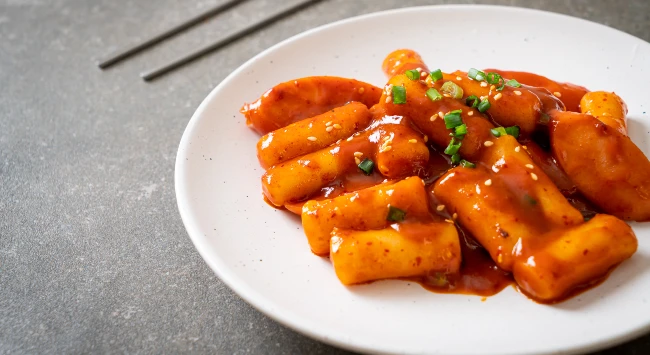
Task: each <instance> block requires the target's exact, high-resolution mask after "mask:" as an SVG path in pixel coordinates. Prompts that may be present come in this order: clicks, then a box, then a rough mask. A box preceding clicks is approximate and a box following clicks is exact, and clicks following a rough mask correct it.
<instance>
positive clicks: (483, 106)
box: [477, 99, 492, 113]
mask: <svg viewBox="0 0 650 355" xmlns="http://www.w3.org/2000/svg"><path fill="white" fill-rule="evenodd" d="M490 106H492V105H491V104H490V101H488V99H484V100H483V101H481V103H480V104H478V107H477V108H478V110H479V112H481V113H483V112H485V111H487V110H488V109H489V108H490Z"/></svg>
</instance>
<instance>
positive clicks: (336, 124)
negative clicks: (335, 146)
mask: <svg viewBox="0 0 650 355" xmlns="http://www.w3.org/2000/svg"><path fill="white" fill-rule="evenodd" d="M332 127H334V128H336V129H341V128H343V127H341V125H340V124H338V123H335V124H333V125H332Z"/></svg>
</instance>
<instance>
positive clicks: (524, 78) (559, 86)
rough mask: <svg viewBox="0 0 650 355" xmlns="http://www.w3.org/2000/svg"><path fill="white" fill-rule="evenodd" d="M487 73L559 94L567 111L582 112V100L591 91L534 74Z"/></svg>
mask: <svg viewBox="0 0 650 355" xmlns="http://www.w3.org/2000/svg"><path fill="white" fill-rule="evenodd" d="M486 72H495V73H498V74H500V75H501V76H503V77H504V78H507V79H515V80H517V81H518V82H519V83H521V84H524V85H529V86H534V87H538V88H544V89H546V90H548V91H549V92H551V93H555V92H558V93H560V100H562V102H563V103H564V105H565V106H566V109H567V111H573V112H580V99H582V97H583V96H584V95H585V94H586V93H588V92H589V90H587V89H586V88H584V87H582V86H579V85H574V84H569V83H558V82H556V81H553V80H550V79H548V78H546V77H544V76H541V75H537V74H533V73H527V72H520V71H509V70H499V69H486Z"/></svg>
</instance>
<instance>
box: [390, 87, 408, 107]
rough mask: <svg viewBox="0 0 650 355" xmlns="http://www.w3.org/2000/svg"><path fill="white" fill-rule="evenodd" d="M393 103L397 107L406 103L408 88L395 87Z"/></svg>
mask: <svg viewBox="0 0 650 355" xmlns="http://www.w3.org/2000/svg"><path fill="white" fill-rule="evenodd" d="M393 103H394V104H397V105H401V104H405V103H406V88H405V87H403V86H393Z"/></svg>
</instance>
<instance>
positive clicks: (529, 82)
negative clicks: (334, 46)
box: [246, 56, 613, 303]
mask: <svg viewBox="0 0 650 355" xmlns="http://www.w3.org/2000/svg"><path fill="white" fill-rule="evenodd" d="M400 60H402V61H403V63H402V64H400V65H401V67H400V69H399V70H395V72H391V74H396V73H397V72H403V71H404V70H406V69H413V68H416V67H422V68H424V69H425V70H426V67H425V66H423V65H422V64H419V62H421V59H420V58H419V56H418V57H408V56H402V57H400ZM398 64H399V63H398ZM394 66H395V63H392V62H385V68H384V70H385V71H387V70H388V69H387V68H391V67H394ZM488 71H491V72H497V73H500V74H501V75H502V76H503V77H504V78H507V79H516V80H517V81H519V82H520V83H521V84H523V88H524V89H526V90H528V91H529V92H531V93H532V94H533V95H535V96H537V97H538V98H539V101H540V102H541V105H542V107H541V112H542V115H541V117H540V120H539V122H538V124H539V126H540V129H539V131H540V132H542V133H541V136H540V137H524V138H525V139H526V140H522V141H521V144H528V145H529V146H530V148H531V149H530V151H529V153H530V155H531V156H532V159H533V161H534V162H535V164H536V165H538V166H539V167H540V168H541V169H542V170H543V171H544V172H545V173H546V175H548V176H549V177H550V179H551V180H552V181H553V182H554V184H555V185H556V186H558V187H559V189H560V190H561V192H562V194H563V195H564V196H565V197H566V198H567V200H568V201H569V203H570V204H571V205H572V206H573V207H575V208H576V209H577V210H578V211H580V212H581V213H582V215H583V216H584V218H585V220H588V219H590V218H591V217H593V216H594V215H595V214H596V213H598V212H599V211H598V210H597V209H596V208H595V207H594V206H593V205H592V204H591V203H589V202H588V201H587V200H586V199H585V198H584V197H583V196H582V195H581V194H580V193H578V192H576V191H577V190H576V188H575V186H574V185H573V183H572V182H571V180H570V179H569V178H568V177H567V176H566V174H565V173H564V171H562V169H561V168H560V167H559V166H558V164H557V162H556V161H555V160H554V159H553V157H552V156H551V155H550V153H549V152H548V149H545V148H547V147H546V146H545V143H544V139H545V137H544V135H545V133H544V132H545V127H544V126H545V125H546V123H548V121H547V120H546V117H545V116H544V115H545V113H546V112H549V111H550V110H557V109H559V110H564V109H565V107H566V109H567V110H570V111H578V112H579V110H580V108H579V103H580V99H581V98H582V96H583V95H584V94H585V93H586V92H588V91H587V89H585V88H583V87H580V86H577V85H573V84H561V83H556V82H553V81H551V80H549V79H547V78H545V77H542V76H539V75H535V74H530V73H523V72H514V71H500V70H493V69H488ZM459 80H460V79H459ZM296 85H298V84H296ZM358 85H360V84H359V83H358V82H355V83H353V84H349V86H355V87H356V86H358ZM288 86H291V85H288ZM554 93H556V94H554ZM270 94H273V93H272V92H269V93H267V95H266V96H269V95H270ZM376 96H377V93H376V92H373V93H372V98H371V99H372V100H375V98H376ZM330 101H331V102H330ZM335 102H336V100H334V99H332V100H329V101H328V102H326V103H325V104H323V105H325V106H327V105H330V106H327V109H330V108H331V107H334V106H336V105H334V106H332V104H333V103H335ZM425 103H428V101H425ZM452 103H455V101H454V102H452ZM336 104H339V103H338V102H336ZM305 105H307V103H302V106H305ZM296 106H300V105H296ZM307 106H308V105H307ZM409 107H410V108H415V109H421V107H418V105H410V106H409ZM462 107H463V108H465V106H462ZM455 108H456V107H446V106H444V104H442V105H441V106H440V110H442V111H444V112H448V111H451V110H453V109H455ZM251 109H252V108H251V107H246V110H248V111H250V110H251ZM314 110H315V109H314ZM320 111H322V110H319V111H318V112H320ZM315 112H316V111H314V112H307V113H305V112H304V107H303V108H301V109H299V110H296V111H295V112H293V111H292V112H291V115H289V116H291V117H292V118H291V119H292V121H295V120H297V119H299V118H303V117H302V116H301V115H304V116H305V117H308V116H309V115H313V114H314V113H315ZM400 112H401V111H400ZM371 113H372V115H373V118H374V121H373V122H372V123H371V124H370V126H369V127H368V128H367V129H365V130H364V131H361V132H358V133H356V134H355V135H354V137H355V139H354V140H352V141H350V142H349V144H341V145H340V150H338V149H337V150H336V153H335V152H333V151H334V149H332V154H341V155H346V156H351V155H352V153H353V152H357V151H361V152H364V156H368V157H369V158H372V160H373V162H377V159H376V155H377V153H376V152H373V153H371V149H372V148H370V147H369V146H368V144H369V143H373V144H377V143H378V139H376V138H375V139H374V140H373V138H372V136H373V134H374V133H373V132H379V131H381V130H382V129H384V128H386V127H388V129H390V125H401V126H407V127H410V128H412V129H413V130H414V131H416V132H418V134H420V137H421V136H424V135H423V134H422V132H420V130H419V129H418V128H417V127H416V126H415V125H413V124H412V123H411V122H410V121H409V120H407V119H405V118H404V117H402V116H398V115H396V113H395V112H393V111H391V107H390V106H389V107H388V108H387V107H386V105H383V104H382V102H380V103H379V104H377V105H375V106H373V107H372V108H371ZM413 114H415V113H413ZM404 115H405V116H408V117H411V116H412V115H411V114H410V112H405V113H404ZM487 116H488V117H487V118H488V119H489V111H488V115H487ZM475 118H476V117H475ZM495 126H499V125H498V124H495ZM536 132H537V130H536ZM425 137H426V136H425ZM468 138H471V137H470V136H468ZM465 142H467V141H465ZM344 143H345V142H344ZM481 143H482V142H479V147H480V145H481ZM538 143H539V144H538ZM427 147H428V148H429V160H428V163H427V164H426V166H422V167H421V168H420V169H419V170H418V171H417V173H416V174H415V175H418V176H419V177H420V178H422V179H423V180H424V182H425V185H426V189H427V191H432V188H431V187H432V185H433V184H434V183H435V182H436V180H438V178H439V177H440V176H442V175H443V174H444V173H446V172H447V171H448V170H449V169H450V168H451V167H452V165H451V164H450V162H449V157H448V156H447V155H445V154H442V152H440V151H438V150H437V149H436V148H435V147H434V145H433V144H432V143H429V144H427ZM477 165H478V163H477ZM505 173H506V174H508V172H505ZM411 175H413V174H411ZM407 176H408V175H407ZM516 176H517V175H512V176H509V177H508V179H507V180H508V181H506V183H507V184H508V186H509V187H510V189H511V190H518V189H519V188H522V186H524V184H532V183H533V182H532V180H526V181H518V179H517V178H516ZM402 178H403V177H402ZM396 180H399V177H395V179H394V180H390V179H387V178H386V177H385V176H383V175H382V174H380V173H378V171H377V167H376V166H375V170H374V172H373V173H372V174H370V175H369V176H366V175H365V174H363V173H362V172H361V171H360V170H359V169H351V170H348V171H347V172H346V173H345V174H343V175H342V176H339V177H338V178H336V179H335V180H334V181H332V182H331V183H329V184H327V186H325V187H323V188H321V189H320V190H319V191H318V192H316V193H314V194H311V195H309V196H307V197H306V198H304V199H302V200H300V201H292V202H291V203H286V204H285V206H284V207H285V208H286V209H288V210H289V211H292V212H293V213H296V214H300V213H301V211H302V205H303V204H304V203H305V202H306V201H307V200H324V199H331V198H334V197H337V196H340V195H342V194H345V193H350V192H354V191H357V190H360V189H364V188H367V187H371V186H375V185H378V184H380V183H384V182H391V181H396ZM535 180H537V179H535ZM510 185H512V186H510ZM519 185H521V186H519ZM522 189H523V190H524V191H529V190H530V189H525V188H522ZM429 197H430V205H431V208H430V215H429V216H427V217H426V218H421V217H418V218H416V219H413V218H412V217H410V218H409V216H407V219H406V220H405V221H403V222H401V223H400V224H399V226H400V227H398V228H399V232H400V233H401V234H403V235H405V236H411V237H413V238H420V239H421V238H424V237H426V236H423V235H422V233H423V231H424V230H418V229H417V227H414V226H413V227H410V226H409V223H412V222H417V223H420V222H428V221H440V220H443V219H445V220H447V221H448V222H450V223H453V222H452V220H451V216H449V215H448V214H446V210H443V211H442V212H437V211H436V206H437V205H438V202H437V201H436V198H435V196H434V195H433V193H431V194H430V196H429ZM533 197H534V196H533ZM265 200H266V198H265ZM269 204H270V205H272V206H273V204H271V203H269ZM534 205H535V204H531V205H530V206H525V208H522V209H523V210H525V216H524V219H525V220H526V221H527V223H526V224H527V225H529V226H532V228H534V229H535V230H536V231H538V232H539V233H538V234H542V233H546V232H549V231H551V230H552V229H553V228H554V227H553V226H550V225H549V224H547V223H546V222H547V221H545V220H544V219H541V218H538V217H539V213H537V212H539V211H537V207H538V206H534ZM509 206H512V204H510V205H509ZM510 208H511V207H510ZM425 213H426V212H425ZM578 217H579V216H578ZM413 225H415V224H413ZM456 227H457V229H458V232H459V238H460V245H461V255H462V263H461V267H460V271H459V272H458V273H456V274H444V273H434V274H431V275H427V276H423V277H412V278H406V280H409V281H413V282H417V283H418V284H420V285H422V287H424V288H425V289H427V290H430V291H433V292H439V293H459V294H472V295H479V296H491V295H494V294H496V293H498V292H500V291H501V290H503V289H504V288H505V287H507V286H508V285H513V286H516V283H515V281H514V278H513V276H512V274H511V273H510V272H507V271H504V270H502V269H500V268H499V267H498V266H497V265H496V263H495V262H494V261H493V260H492V258H491V257H490V254H489V253H488V252H487V251H486V249H485V248H483V247H482V246H481V245H480V244H479V243H478V242H476V241H475V240H474V238H473V237H472V236H471V235H470V233H468V231H466V230H465V229H463V228H462V227H460V226H459V225H458V224H456ZM557 231H558V232H561V231H562V230H559V229H558V230H557ZM551 233H552V232H551ZM542 239H543V238H542ZM536 243H537V242H534V243H531V244H533V245H526V246H525V247H524V248H526V249H527V250H528V252H530V250H536V249H539V248H541V247H542V246H543V245H542V246H540V245H536ZM528 255H529V254H528ZM612 269H613V268H612ZM609 272H611V269H610V270H609V271H608V272H607V273H606V274H605V275H603V276H602V277H600V278H597V279H595V281H592V282H591V283H589V284H588V285H581V286H579V287H577V288H574V289H573V290H572V291H571V292H570V293H569V294H568V295H567V296H566V297H564V298H562V300H564V299H567V298H570V297H573V296H575V295H576V294H579V293H581V292H583V291H585V290H588V289H590V288H591V287H594V286H596V285H598V284H600V283H601V282H602V281H603V280H605V279H606V277H607V275H608V274H609ZM559 301H561V300H554V301H553V302H552V303H555V302H559Z"/></svg>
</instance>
